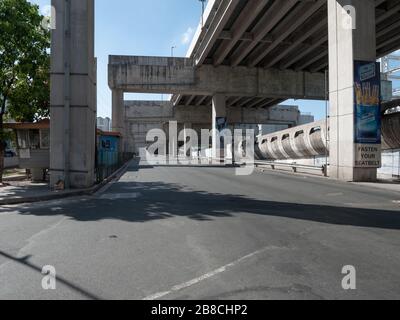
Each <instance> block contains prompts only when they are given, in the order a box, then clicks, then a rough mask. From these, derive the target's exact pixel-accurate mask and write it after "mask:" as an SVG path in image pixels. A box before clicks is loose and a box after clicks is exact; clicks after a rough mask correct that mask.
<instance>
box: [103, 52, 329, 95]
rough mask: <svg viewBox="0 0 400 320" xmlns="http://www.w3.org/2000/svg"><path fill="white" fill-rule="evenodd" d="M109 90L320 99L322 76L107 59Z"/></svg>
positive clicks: (158, 60)
mask: <svg viewBox="0 0 400 320" xmlns="http://www.w3.org/2000/svg"><path fill="white" fill-rule="evenodd" d="M108 72H109V73H108V76H109V86H110V88H111V89H112V90H114V89H119V90H122V91H125V92H138V93H172V94H181V95H214V94H215V93H221V94H224V95H226V96H248V97H251V96H256V97H260V98H263V97H266V98H282V99H314V100H323V99H324V98H325V91H324V75H323V74H322V73H309V72H302V71H298V72H296V71H291V70H279V69H263V68H248V67H242V66H239V67H230V66H218V67H214V66H212V65H202V66H200V67H195V66H194V63H193V60H192V59H189V58H166V57H136V56H132V57H127V56H110V58H109V70H108Z"/></svg>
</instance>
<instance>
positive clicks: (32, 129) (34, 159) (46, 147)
mask: <svg viewBox="0 0 400 320" xmlns="http://www.w3.org/2000/svg"><path fill="white" fill-rule="evenodd" d="M4 127H5V128H6V129H11V130H14V132H15V134H16V137H17V139H16V141H17V149H18V154H19V167H20V168H22V169H29V170H30V171H31V173H32V180H34V181H43V180H45V173H46V170H47V169H49V165H50V120H49V119H44V120H41V121H38V122H26V123H25V122H24V123H6V124H4Z"/></svg>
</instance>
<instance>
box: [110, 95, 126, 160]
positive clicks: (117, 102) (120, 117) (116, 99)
mask: <svg viewBox="0 0 400 320" xmlns="http://www.w3.org/2000/svg"><path fill="white" fill-rule="evenodd" d="M111 130H112V131H115V132H119V133H121V135H122V138H121V142H120V147H121V151H122V152H124V151H125V149H126V148H125V147H126V146H125V141H126V132H125V106H124V92H123V91H122V90H112V123H111Z"/></svg>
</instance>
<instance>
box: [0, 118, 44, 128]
mask: <svg viewBox="0 0 400 320" xmlns="http://www.w3.org/2000/svg"><path fill="white" fill-rule="evenodd" d="M4 128H5V129H14V130H39V129H50V120H49V119H44V120H40V121H38V122H15V123H5V124H4Z"/></svg>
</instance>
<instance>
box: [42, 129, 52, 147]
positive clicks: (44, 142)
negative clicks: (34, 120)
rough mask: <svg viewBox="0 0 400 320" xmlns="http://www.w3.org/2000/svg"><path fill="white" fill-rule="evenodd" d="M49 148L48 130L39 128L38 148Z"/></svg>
mask: <svg viewBox="0 0 400 320" xmlns="http://www.w3.org/2000/svg"><path fill="white" fill-rule="evenodd" d="M49 148H50V130H49V129H43V130H40V149H49Z"/></svg>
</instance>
